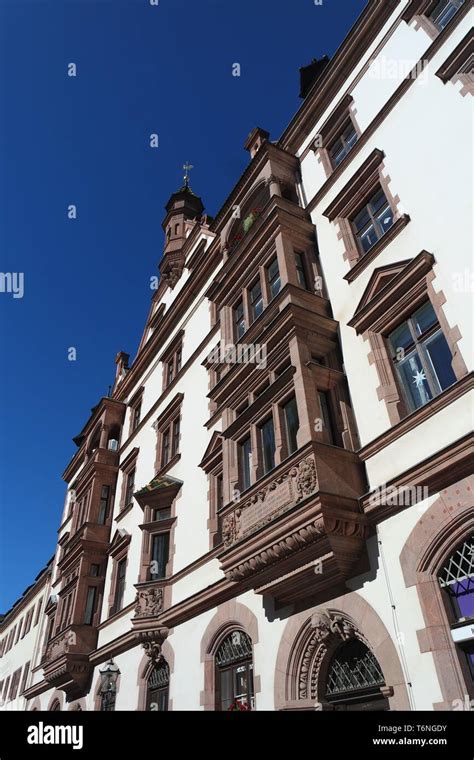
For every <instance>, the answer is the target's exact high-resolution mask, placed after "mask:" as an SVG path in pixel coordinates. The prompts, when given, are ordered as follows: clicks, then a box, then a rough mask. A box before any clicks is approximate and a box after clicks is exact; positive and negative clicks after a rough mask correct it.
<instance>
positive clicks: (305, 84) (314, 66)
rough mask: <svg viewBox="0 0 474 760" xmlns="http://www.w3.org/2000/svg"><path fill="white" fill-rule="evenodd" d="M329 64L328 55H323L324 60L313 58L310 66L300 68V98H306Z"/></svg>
mask: <svg viewBox="0 0 474 760" xmlns="http://www.w3.org/2000/svg"><path fill="white" fill-rule="evenodd" d="M328 63H329V58H328V57H327V55H323V57H322V58H319V59H318V58H313V60H312V61H311V63H310V64H309V65H308V66H302V67H301V68H300V98H305V97H306V96H307V94H308V92H309V91H310V89H311V87H312V86H313V84H314V83H315V81H316V80H317V79H319V77H320V76H321V74H322V73H323V71H324V69H325V68H326V66H327V65H328Z"/></svg>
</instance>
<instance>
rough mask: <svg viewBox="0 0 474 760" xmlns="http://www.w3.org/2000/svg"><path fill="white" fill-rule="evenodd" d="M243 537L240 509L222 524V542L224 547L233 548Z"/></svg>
mask: <svg viewBox="0 0 474 760" xmlns="http://www.w3.org/2000/svg"><path fill="white" fill-rule="evenodd" d="M240 535H241V525H240V509H236V510H235V512H232V514H231V515H228V516H227V517H226V518H225V519H224V521H223V523H222V540H223V541H224V546H231V544H233V543H235V542H236V541H237V540H238V539H239V538H240Z"/></svg>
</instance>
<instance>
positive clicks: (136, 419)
mask: <svg viewBox="0 0 474 760" xmlns="http://www.w3.org/2000/svg"><path fill="white" fill-rule="evenodd" d="M141 413H142V403H141V401H140V402H139V403H138V404H137V405H136V406H134V407H133V408H132V418H131V419H132V424H131V428H130V432H131V433H133V431H134V430H136V429H137V427H138V426H139V424H140V417H141Z"/></svg>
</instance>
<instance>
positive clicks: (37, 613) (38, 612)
mask: <svg viewBox="0 0 474 760" xmlns="http://www.w3.org/2000/svg"><path fill="white" fill-rule="evenodd" d="M40 612H41V599H40V600H39V602H38V605H37V607H36V615H35V625H38V621H39V616H40Z"/></svg>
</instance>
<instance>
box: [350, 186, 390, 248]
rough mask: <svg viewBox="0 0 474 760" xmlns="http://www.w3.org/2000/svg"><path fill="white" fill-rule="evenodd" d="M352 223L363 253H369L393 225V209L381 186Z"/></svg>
mask: <svg viewBox="0 0 474 760" xmlns="http://www.w3.org/2000/svg"><path fill="white" fill-rule="evenodd" d="M352 225H353V228H354V231H355V234H356V239H357V243H358V245H359V248H360V251H361V253H367V251H370V249H371V248H372V246H374V245H375V243H376V242H377V241H378V240H380V238H382V237H383V236H384V235H385V233H386V232H387V231H388V230H389V229H390V227H391V226H392V225H393V211H392V209H391V207H390V204H389V202H388V200H387V198H386V197H385V193H384V191H383V190H382V188H379V189H378V190H377V192H376V193H374V195H373V196H372V198H371V199H370V200H369V201H368V203H366V205H365V206H364V208H363V209H361V210H360V211H359V213H358V214H357V215H356V216H355V217H354V218H353V220H352Z"/></svg>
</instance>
